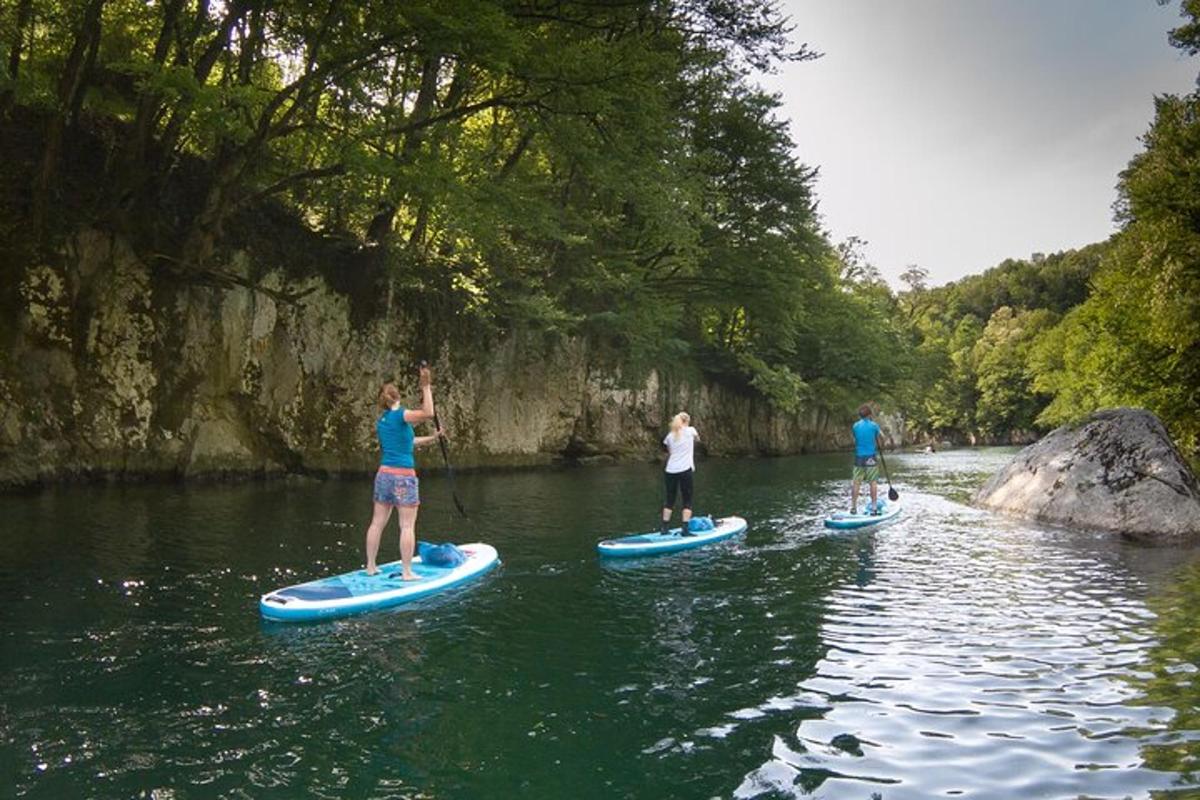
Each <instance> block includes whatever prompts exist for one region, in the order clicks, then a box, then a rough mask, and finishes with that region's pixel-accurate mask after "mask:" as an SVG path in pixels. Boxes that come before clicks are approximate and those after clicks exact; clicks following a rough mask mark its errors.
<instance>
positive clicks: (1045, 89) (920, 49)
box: [760, 0, 1200, 287]
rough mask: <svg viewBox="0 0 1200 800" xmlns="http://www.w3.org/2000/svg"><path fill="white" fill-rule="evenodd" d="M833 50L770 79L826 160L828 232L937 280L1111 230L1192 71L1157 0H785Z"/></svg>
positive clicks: (802, 139)
mask: <svg viewBox="0 0 1200 800" xmlns="http://www.w3.org/2000/svg"><path fill="white" fill-rule="evenodd" d="M780 5H781V7H782V9H783V11H784V13H785V14H787V15H788V16H789V17H790V18H791V24H792V25H793V27H794V28H795V30H794V31H793V33H792V38H793V40H794V41H796V42H797V43H801V42H802V43H807V44H808V46H809V47H810V48H811V49H813V50H816V51H818V52H821V53H823V55H822V57H821V58H819V59H817V60H815V61H807V62H800V63H793V64H786V65H784V66H783V67H782V68H781V69H780V70H779V72H778V73H777V74H775V75H768V76H764V77H762V78H761V79H760V82H761V83H762V84H763V86H764V87H765V88H767V89H769V90H771V91H776V92H779V93H780V94H781V95H782V99H783V102H784V105H783V108H782V109H781V110H780V113H781V114H782V115H784V116H786V117H787V118H788V119H790V121H791V131H792V138H793V140H794V141H795V142H796V144H797V148H796V153H797V155H798V157H799V158H800V160H801V161H802V162H804V163H805V164H808V165H809V166H815V167H818V168H819V170H820V173H819V178H818V183H817V197H818V199H819V203H820V205H819V211H820V213H821V215H822V218H823V223H824V225H825V227H826V228H827V229H828V230H829V232H830V234H831V236H832V238H833V240H834V241H841V240H842V239H845V238H847V237H849V236H851V235H854V236H858V237H860V238H862V239H865V240H867V242H868V244H867V246H866V248H865V253H866V256H867V258H868V260H869V261H870V262H871V263H872V264H874V265H875V266H876V267H878V268H879V269H880V271H881V272H882V273H883V275H884V277H885V278H887V279H888V281H889V282H890V283H892V285H893V286H896V287H899V283H898V281H897V278H898V276H899V275H900V273H901V272H903V271H904V269H905V268H906V267H907V266H908V265H909V264H917V265H919V266H922V267H924V268H925V269H927V270H928V271H929V274H930V279H929V282H930V285H939V284H942V283H946V282H947V281H951V280H955V279H957V278H960V277H962V276H964V275H968V274H973V273H979V272H982V271H984V270H985V269H987V268H988V267H992V266H995V265H996V264H998V263H1000V262H1001V261H1003V260H1004V259H1005V258H1023V257H1028V256H1029V255H1030V254H1032V253H1034V252H1042V253H1052V252H1056V251H1059V250H1065V249H1069V248H1072V247H1079V246H1082V245H1085V244H1089V243H1091V242H1096V241H1100V240H1102V239H1106V238H1107V237H1108V236H1109V235H1110V234H1111V233H1112V232H1113V231H1114V230H1115V225H1114V223H1113V211H1112V205H1113V202H1114V201H1115V200H1116V196H1117V195H1116V188H1115V187H1116V182H1117V174H1118V173H1119V172H1120V171H1121V170H1122V169H1124V167H1125V166H1126V164H1127V163H1128V162H1129V159H1130V158H1131V157H1132V156H1133V155H1135V154H1136V153H1138V152H1139V151H1140V150H1141V149H1142V146H1141V143H1140V141H1139V137H1140V136H1141V135H1142V134H1144V133H1145V132H1146V129H1147V128H1148V126H1149V124H1150V121H1151V120H1152V119H1153V116H1154V96H1155V95H1156V94H1165V93H1185V92H1188V91H1190V90H1192V89H1193V88H1194V87H1195V85H1196V76H1197V74H1198V73H1200V58H1196V59H1191V58H1189V57H1187V56H1186V55H1184V54H1183V53H1181V52H1180V51H1178V50H1176V49H1175V48H1173V47H1171V46H1170V45H1169V44H1168V43H1167V31H1168V30H1170V29H1171V28H1173V27H1176V26H1177V25H1178V24H1179V23H1180V20H1181V18H1180V17H1179V6H1178V3H1177V2H1172V3H1170V4H1169V5H1166V6H1160V5H1159V4H1158V3H1157V2H1155V0H781V2H780Z"/></svg>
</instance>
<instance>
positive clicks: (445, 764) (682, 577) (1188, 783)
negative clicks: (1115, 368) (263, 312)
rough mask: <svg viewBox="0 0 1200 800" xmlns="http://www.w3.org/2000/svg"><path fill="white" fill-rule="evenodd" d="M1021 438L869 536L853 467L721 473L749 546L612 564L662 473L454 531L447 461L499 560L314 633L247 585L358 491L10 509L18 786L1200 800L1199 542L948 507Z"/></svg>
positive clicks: (7, 658)
mask: <svg viewBox="0 0 1200 800" xmlns="http://www.w3.org/2000/svg"><path fill="white" fill-rule="evenodd" d="M1007 457H1008V454H1007V453H1005V452H1002V451H999V452H998V451H982V452H975V451H960V452H950V453H939V454H936V455H933V456H926V455H914V456H900V457H897V458H896V459H895V460H894V461H893V459H889V462H888V463H889V467H892V468H893V473H892V476H893V479H894V481H895V483H896V486H897V488H898V489H899V490H900V492H901V495H902V500H901V502H902V503H903V504H904V506H905V514H904V516H903V517H902V518H901V519H900V520H899V521H897V522H896V523H895V524H894V525H892V526H890V527H886V528H881V529H878V530H874V531H859V532H849V533H831V532H829V531H827V530H825V529H824V528H823V527H822V525H821V518H822V517H823V516H824V514H825V513H828V511H829V510H830V509H831V508H835V507H841V506H842V504H843V502H844V500H845V497H846V492H847V484H846V480H845V478H846V474H845V473H846V468H845V459H844V458H842V457H840V456H833V457H805V458H796V459H774V460H759V461H749V460H748V461H709V462H705V463H704V464H703V465H702V469H701V471H700V472H699V473H698V476H697V494H698V497H700V498H701V499H702V508H701V510H703V511H707V512H712V513H715V514H718V515H720V514H725V513H741V514H743V515H744V516H746V517H747V518H748V519H749V521H750V523H751V525H750V529H749V530H748V531H747V532H746V534H745V535H744V536H743V537H738V538H737V539H734V540H731V541H728V542H724V543H721V544H719V545H714V546H713V547H710V548H702V549H699V550H694V551H688V552H684V553H679V554H676V555H673V556H664V557H662V558H658V559H650V560H645V561H641V560H639V561H636V562H635V561H630V562H613V563H609V564H602V563H600V561H599V560H598V559H597V557H596V555H595V549H594V548H595V543H596V541H597V540H598V539H601V538H604V537H606V536H611V535H614V534H620V533H626V532H629V531H634V530H639V529H646V528H647V527H648V519H649V521H650V522H651V523H652V521H653V519H654V516H655V515H656V513H657V504H658V502H659V497H658V492H659V490H660V479H661V475H660V473H659V468H658V467H657V466H655V465H622V466H620V467H614V468H600V469H594V470H593V469H589V470H574V471H563V472H527V473H516V474H492V475H465V476H462V477H461V478H460V480H459V484H458V489H459V491H460V493H462V494H463V497H464V501H465V502H466V504H467V505H468V506H469V507H470V508H471V509H472V511H473V512H474V514H473V519H472V521H470V522H469V523H467V524H465V525H463V524H462V523H460V522H458V521H456V520H453V518H452V517H450V516H449V514H448V513H440V512H441V511H444V510H445V509H447V508H450V505H449V502H450V501H449V497H448V492H447V491H446V489H447V487H446V486H445V484H444V482H439V481H438V480H437V478H436V476H434V477H432V478H431V479H430V480H428V481H427V483H426V484H423V486H422V489H423V492H422V494H423V500H424V501H425V502H426V503H427V504H428V506H429V508H428V509H427V510H428V511H429V512H430V513H428V514H426V513H425V512H423V516H422V519H423V520H425V521H426V522H427V523H428V532H429V535H430V537H431V538H446V539H450V538H456V539H461V538H468V539H483V540H487V541H490V542H491V543H493V544H495V545H496V546H497V548H498V549H499V550H500V552H501V555H502V558H503V560H504V566H503V567H502V568H501V570H500V571H497V572H494V573H493V574H492V576H489V578H488V579H485V580H484V581H481V582H479V583H477V584H475V585H474V586H472V587H471V588H470V589H469V590H466V591H463V592H462V593H459V594H457V595H455V596H446V597H442V598H437V599H433V600H429V601H426V602H422V603H419V604H416V605H414V606H411V607H408V608H400V609H395V610H390V611H385V612H380V613H375V614H369V615H365V616H362V617H356V618H350V619H346V620H340V621H335V622H331V623H324V624H318V625H312V626H280V625H264V624H263V623H261V622H260V620H259V618H258V615H257V605H256V604H257V598H258V595H259V594H261V593H262V592H263V591H266V590H268V589H270V588H273V587H276V586H279V585H283V584H287V583H294V582H296V581H297V580H300V579H303V578H308V577H313V576H315V575H320V574H324V573H328V572H331V571H343V570H345V569H349V568H351V567H353V566H356V565H357V564H359V563H360V560H361V552H360V551H361V542H360V538H361V535H362V534H361V531H362V525H363V522H364V521H365V520H364V516H365V514H366V512H367V511H368V510H369V503H368V502H366V500H368V499H369V486H366V485H360V484H359V483H356V482H345V483H338V482H330V483H317V484H305V485H303V486H293V485H285V484H251V485H243V486H223V487H192V488H184V487H72V488H70V489H66V490H63V491H60V492H49V493H45V494H43V495H38V496H33V497H24V498H11V497H9V498H5V497H0V519H3V520H4V521H5V525H6V529H5V537H6V545H7V546H6V549H5V550H4V552H3V554H2V555H0V601H3V602H2V604H0V607H2V608H3V612H0V663H3V664H4V667H5V678H6V680H5V681H4V682H2V683H0V775H4V776H5V777H6V779H8V778H9V776H11V779H10V780H9V782H8V783H5V784H0V786H2V788H0V795H4V794H5V793H6V792H7V793H9V794H13V795H17V796H29V797H50V798H57V797H90V796H105V797H107V796H113V797H126V796H139V795H144V794H146V793H147V792H149V791H151V790H159V793H160V794H162V795H168V794H170V793H174V794H175V796H180V797H193V796H196V797H208V796H229V797H237V796H252V797H259V796H281V797H292V796H312V797H349V796H354V797H358V796H363V797H371V796H378V797H384V796H392V797H568V796H569V797H574V798H597V800H599V799H600V798H604V800H608V799H609V798H654V800H658V799H659V798H694V797H703V798H708V797H730V796H735V797H748V798H750V797H752V798H774V799H777V798H783V797H809V796H813V797H832V798H849V799H850V800H859V799H860V798H861V799H864V800H865V798H869V797H878V798H882V800H906V798H927V797H937V796H942V795H945V796H957V794H959V793H961V794H964V795H966V796H974V797H985V798H993V797H995V798H1023V797H1046V798H1079V797H1081V796H1083V797H1112V798H1117V797H1121V798H1123V797H1136V798H1146V797H1172V796H1177V797H1186V796H1188V793H1189V792H1191V793H1193V794H1194V793H1195V792H1196V791H1197V789H1198V788H1200V787H1197V785H1196V784H1197V780H1198V778H1200V774H1198V772H1197V769H1196V750H1195V748H1196V734H1197V723H1198V720H1197V711H1196V709H1197V704H1198V703H1200V698H1197V696H1196V694H1195V684H1194V674H1195V670H1194V667H1195V665H1196V664H1197V659H1198V658H1200V653H1198V652H1197V639H1198V638H1200V634H1198V632H1197V630H1196V623H1195V622H1194V621H1193V614H1192V613H1191V612H1193V611H1194V609H1195V608H1196V607H1197V603H1196V601H1197V599H1200V598H1198V597H1197V592H1198V591H1200V589H1198V588H1197V585H1198V584H1200V578H1198V577H1196V574H1197V570H1196V569H1193V570H1191V571H1189V572H1186V573H1184V574H1183V577H1179V572H1178V566H1179V564H1180V562H1181V561H1182V560H1184V559H1187V558H1190V557H1192V554H1191V553H1189V552H1188V551H1165V550H1162V549H1146V548H1138V547H1131V546H1129V545H1127V544H1125V543H1122V542H1120V541H1119V540H1116V539H1113V538H1111V537H1100V536H1092V535H1089V534H1078V533H1071V532H1069V531H1056V530H1043V529H1039V528H1037V527H1035V526H1030V525H1026V524H1023V523H1013V522H1008V521H1005V520H1002V519H999V518H996V517H993V516H991V515H990V514H985V513H982V512H979V511H976V510H974V509H971V508H969V507H967V506H965V505H963V504H961V503H959V502H956V501H954V500H953V499H948V498H961V497H964V496H967V495H969V494H970V491H971V490H972V489H973V488H974V487H975V486H977V485H978V483H979V482H980V481H981V480H982V479H983V477H984V476H985V475H986V474H988V473H990V472H991V471H992V470H994V469H996V468H998V467H999V466H1000V465H1001V464H1002V463H1003V462H1004V461H1005V460H1006V459H1007ZM456 525H458V526H461V527H460V530H459V533H455V526H456ZM391 546H393V547H394V542H393V543H392V545H391ZM1148 597H1149V598H1151V599H1150V600H1149V601H1147V598H1148ZM10 787H11V788H10ZM1172 792H1175V793H1176V794H1175V795H1172V794H1170V793H1172Z"/></svg>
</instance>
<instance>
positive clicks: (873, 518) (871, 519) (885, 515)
mask: <svg viewBox="0 0 1200 800" xmlns="http://www.w3.org/2000/svg"><path fill="white" fill-rule="evenodd" d="M899 515H900V506H899V505H898V504H896V503H886V504H885V505H884V507H883V512H882V513H880V514H863V513H861V512H860V513H858V514H851V513H850V512H849V511H838V512H836V513H834V514H831V515H829V516H828V517H826V518H825V527H826V528H834V529H835V530H853V529H854V528H869V527H870V526H872V525H878V524H880V523H881V522H890V521H892V520H894V519H895V518H896V517H898V516H899Z"/></svg>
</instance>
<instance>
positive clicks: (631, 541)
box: [596, 517, 746, 558]
mask: <svg viewBox="0 0 1200 800" xmlns="http://www.w3.org/2000/svg"><path fill="white" fill-rule="evenodd" d="M714 522H716V523H717V525H716V527H715V528H713V529H712V530H711V531H698V532H696V533H695V534H693V535H692V536H684V535H683V532H682V530H681V529H680V528H673V529H672V530H671V531H670V532H669V533H667V534H666V535H663V534H662V533H635V534H633V535H631V536H621V537H619V538H616V539H605V540H604V541H602V542H600V543H599V544H597V545H596V549H597V550H598V551H599V553H600V555H602V556H606V557H609V558H629V557H633V556H652V555H658V554H660V553H674V552H678V551H680V550H691V549H692V548H694V547H702V546H704V545H706V544H712V543H713V542H719V541H721V540H722V539H728V538H730V537H732V536H737V535H738V534H739V533H742V532H743V531H745V530H746V520H744V519H742V518H741V517H724V518H721V519H717V520H714Z"/></svg>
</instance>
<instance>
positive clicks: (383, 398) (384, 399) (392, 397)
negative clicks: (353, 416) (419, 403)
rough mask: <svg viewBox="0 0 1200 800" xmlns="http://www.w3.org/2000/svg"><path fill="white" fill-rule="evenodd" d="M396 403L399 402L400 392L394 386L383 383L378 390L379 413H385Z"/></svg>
mask: <svg viewBox="0 0 1200 800" xmlns="http://www.w3.org/2000/svg"><path fill="white" fill-rule="evenodd" d="M398 402H400V390H399V389H397V388H396V384H394V383H385V384H384V385H383V386H381V387H380V388H379V409H380V410H381V411H387V410H388V409H389V408H391V407H392V406H393V405H395V404H396V403H398Z"/></svg>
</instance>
